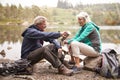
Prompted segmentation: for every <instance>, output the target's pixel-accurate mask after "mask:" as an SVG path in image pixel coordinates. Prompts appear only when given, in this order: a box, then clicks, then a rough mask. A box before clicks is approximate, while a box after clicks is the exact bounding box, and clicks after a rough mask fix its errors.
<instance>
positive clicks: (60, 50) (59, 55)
mask: <svg viewBox="0 0 120 80" xmlns="http://www.w3.org/2000/svg"><path fill="white" fill-rule="evenodd" d="M61 57H62V48H59V49H58V58H61Z"/></svg>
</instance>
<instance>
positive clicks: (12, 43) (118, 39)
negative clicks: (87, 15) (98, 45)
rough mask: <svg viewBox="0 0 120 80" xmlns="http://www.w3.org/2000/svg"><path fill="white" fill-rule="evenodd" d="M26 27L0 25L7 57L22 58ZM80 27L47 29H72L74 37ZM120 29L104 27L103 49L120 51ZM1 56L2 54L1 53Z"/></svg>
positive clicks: (50, 28) (0, 34) (1, 48)
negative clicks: (22, 44)
mask: <svg viewBox="0 0 120 80" xmlns="http://www.w3.org/2000/svg"><path fill="white" fill-rule="evenodd" d="M25 28H26V27H23V26H8V25H7V26H3V25H2V26H0V32H1V33H0V38H1V39H0V51H2V50H5V53H6V54H7V55H6V57H4V58H5V59H12V60H17V59H20V55H21V41H22V37H21V33H22V32H23V31H24V30H25ZM77 30H78V27H69V28H68V27H54V28H53V27H48V29H47V31H54V32H57V31H70V32H71V33H72V34H71V35H70V37H72V36H73V35H74V34H75V33H76V31H77ZM119 32H120V30H118V29H116V30H115V29H107V30H106V29H102V30H101V32H100V33H101V38H102V42H103V44H102V50H104V49H106V48H113V49H115V50H116V51H117V52H118V53H120V34H119ZM0 58H2V56H1V55H0Z"/></svg>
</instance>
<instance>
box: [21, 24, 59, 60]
mask: <svg viewBox="0 0 120 80" xmlns="http://www.w3.org/2000/svg"><path fill="white" fill-rule="evenodd" d="M22 36H23V42H22V48H21V58H26V57H27V55H28V54H29V53H30V52H31V51H34V50H36V49H38V48H41V47H42V46H43V42H44V41H47V42H50V43H53V44H55V46H56V48H57V49H58V48H60V47H61V46H60V44H59V43H58V42H57V41H56V40H55V39H57V38H59V37H60V33H59V32H43V31H41V30H40V29H38V28H37V26H35V25H31V26H30V27H28V28H27V29H26V30H25V31H24V32H23V33H22Z"/></svg>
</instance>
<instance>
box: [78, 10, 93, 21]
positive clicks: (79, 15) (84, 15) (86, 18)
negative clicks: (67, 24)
mask: <svg viewBox="0 0 120 80" xmlns="http://www.w3.org/2000/svg"><path fill="white" fill-rule="evenodd" d="M81 17H83V18H84V19H85V21H86V22H91V19H90V17H89V15H88V13H87V12H80V13H79V14H78V15H77V16H76V18H77V19H78V18H81Z"/></svg>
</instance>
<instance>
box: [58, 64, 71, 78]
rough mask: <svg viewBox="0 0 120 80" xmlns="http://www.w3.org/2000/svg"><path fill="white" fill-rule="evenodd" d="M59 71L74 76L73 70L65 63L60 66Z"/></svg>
mask: <svg viewBox="0 0 120 80" xmlns="http://www.w3.org/2000/svg"><path fill="white" fill-rule="evenodd" d="M58 73H59V74H63V75H67V76H72V75H73V70H70V69H68V68H67V67H66V66H64V65H63V64H62V65H61V66H60V67H59V68H58Z"/></svg>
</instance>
